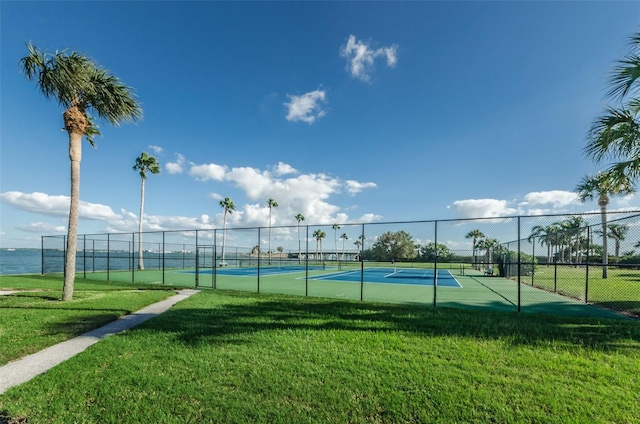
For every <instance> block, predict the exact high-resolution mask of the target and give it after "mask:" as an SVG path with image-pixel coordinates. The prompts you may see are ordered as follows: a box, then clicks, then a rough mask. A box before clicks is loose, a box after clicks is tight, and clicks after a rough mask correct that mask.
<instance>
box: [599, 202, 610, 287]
mask: <svg viewBox="0 0 640 424" xmlns="http://www.w3.org/2000/svg"><path fill="white" fill-rule="evenodd" d="M608 203H609V199H608V198H605V197H604V196H600V199H599V200H598V205H599V206H600V221H601V222H602V278H603V279H606V278H607V277H608V274H607V261H608V260H609V255H608V254H607V204H608Z"/></svg>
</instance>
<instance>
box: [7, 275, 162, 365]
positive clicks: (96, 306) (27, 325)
mask: <svg viewBox="0 0 640 424" xmlns="http://www.w3.org/2000/svg"><path fill="white" fill-rule="evenodd" d="M15 289H19V290H22V291H20V292H19V293H16V294H12V295H9V296H0V346H1V348H0V365H3V364H6V363H8V362H10V361H13V360H15V359H18V358H21V357H23V356H26V355H29V354H31V353H35V352H37V351H39V350H41V349H44V348H46V347H49V346H52V345H54V344H56V343H59V342H62V341H65V340H68V339H70V338H73V337H75V336H78V335H80V334H83V333H85V332H87V331H90V330H93V329H95V328H98V327H100V326H102V325H104V324H107V323H108V322H111V321H114V320H116V319H118V318H119V317H121V316H123V315H126V314H130V313H131V312H134V311H137V310H138V309H141V308H143V307H145V306H147V305H150V304H152V303H155V302H159V301H160V300H163V299H165V298H167V297H169V296H171V295H173V294H174V291H170V290H162V291H161V290H138V289H136V288H135V287H134V288H132V286H131V285H128V286H124V285H122V284H107V283H95V282H85V281H82V280H78V281H77V282H76V285H75V293H74V299H73V300H72V301H68V302H62V301H61V300H60V298H61V293H62V279H61V278H60V277H42V276H18V277H9V276H2V277H0V290H15Z"/></svg>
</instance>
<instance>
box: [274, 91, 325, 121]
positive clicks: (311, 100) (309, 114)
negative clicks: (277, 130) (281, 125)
mask: <svg viewBox="0 0 640 424" xmlns="http://www.w3.org/2000/svg"><path fill="white" fill-rule="evenodd" d="M287 97H288V98H289V102H288V103H285V104H284V105H285V107H286V108H287V116H286V119H287V121H291V122H297V121H302V122H306V123H307V124H313V123H314V122H315V121H316V120H318V119H320V118H322V117H324V116H326V114H327V112H326V110H325V109H324V108H323V105H324V104H325V103H327V95H326V93H325V92H324V91H322V90H315V91H310V92H309V93H305V94H303V95H301V96H294V95H290V94H287Z"/></svg>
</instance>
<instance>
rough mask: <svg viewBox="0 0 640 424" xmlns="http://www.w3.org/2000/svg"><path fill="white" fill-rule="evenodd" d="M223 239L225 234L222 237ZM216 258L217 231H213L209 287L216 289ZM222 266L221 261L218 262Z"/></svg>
mask: <svg viewBox="0 0 640 424" xmlns="http://www.w3.org/2000/svg"><path fill="white" fill-rule="evenodd" d="M222 237H225V234H223V235H222ZM217 257H218V230H213V270H212V271H211V286H212V287H213V288H214V289H216V288H218V267H217V266H216V259H217ZM220 265H221V266H222V261H220Z"/></svg>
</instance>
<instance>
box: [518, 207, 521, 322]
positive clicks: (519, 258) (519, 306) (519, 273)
mask: <svg viewBox="0 0 640 424" xmlns="http://www.w3.org/2000/svg"><path fill="white" fill-rule="evenodd" d="M520 247H521V246H520V217H518V281H517V284H518V312H520V311H521V302H520V298H521V291H522V287H520V278H521V275H522V270H521V267H522V256H521V255H520Z"/></svg>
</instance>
